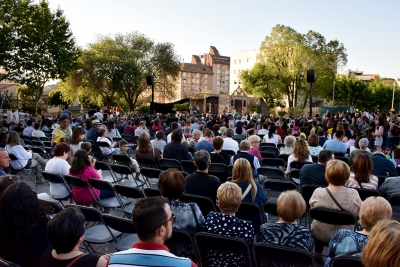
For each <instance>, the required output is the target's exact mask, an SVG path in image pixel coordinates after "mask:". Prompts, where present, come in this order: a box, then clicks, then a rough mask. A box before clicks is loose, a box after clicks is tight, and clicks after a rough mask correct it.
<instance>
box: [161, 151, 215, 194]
mask: <svg viewBox="0 0 400 267" xmlns="http://www.w3.org/2000/svg"><path fill="white" fill-rule="evenodd" d="M167 146H168V145H167ZM210 164H211V160H210V154H209V153H208V152H207V151H206V150H200V151H197V152H196V153H195V154H194V165H195V166H196V168H197V171H196V172H194V173H192V174H189V175H188V176H186V188H185V193H187V194H193V195H200V196H205V197H209V198H210V199H211V200H213V201H215V198H216V195H217V189H218V187H219V186H220V184H221V182H220V180H219V179H218V178H217V177H215V176H210V175H209V174H208V167H209V166H210Z"/></svg>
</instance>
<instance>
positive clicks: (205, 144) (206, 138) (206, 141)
mask: <svg viewBox="0 0 400 267" xmlns="http://www.w3.org/2000/svg"><path fill="white" fill-rule="evenodd" d="M212 136H213V134H212V132H211V130H206V131H205V132H204V135H203V140H202V141H200V142H197V143H196V144H195V146H194V149H195V151H200V150H202V149H204V150H207V151H208V153H211V152H213V151H214V146H213V144H212V143H211V142H210V138H211V137H212Z"/></svg>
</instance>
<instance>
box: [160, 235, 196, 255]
mask: <svg viewBox="0 0 400 267" xmlns="http://www.w3.org/2000/svg"><path fill="white" fill-rule="evenodd" d="M164 245H166V246H167V247H168V248H169V250H170V252H171V253H172V254H174V255H176V256H178V257H187V256H188V255H186V254H185V253H184V254H185V255H181V254H180V251H175V250H174V249H173V248H174V247H175V246H177V245H178V246H185V247H191V248H192V249H193V252H194V253H192V255H190V256H192V257H190V258H191V260H192V261H193V262H197V258H198V256H197V253H195V251H196V249H195V245H194V241H193V239H192V237H191V236H190V235H189V233H188V232H186V231H184V230H179V229H173V230H172V236H171V238H170V239H168V240H167V241H165V243H164Z"/></svg>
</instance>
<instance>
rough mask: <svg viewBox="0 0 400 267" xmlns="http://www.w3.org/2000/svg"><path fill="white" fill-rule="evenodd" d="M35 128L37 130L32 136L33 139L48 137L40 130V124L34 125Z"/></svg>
mask: <svg viewBox="0 0 400 267" xmlns="http://www.w3.org/2000/svg"><path fill="white" fill-rule="evenodd" d="M33 128H35V130H34V131H33V132H32V136H33V137H47V136H46V134H45V133H44V132H43V131H41V130H39V128H40V123H38V122H35V123H34V124H33Z"/></svg>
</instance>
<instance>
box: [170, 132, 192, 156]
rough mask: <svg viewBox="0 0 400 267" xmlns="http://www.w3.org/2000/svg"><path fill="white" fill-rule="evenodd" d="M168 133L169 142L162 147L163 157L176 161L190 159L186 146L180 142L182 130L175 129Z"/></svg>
mask: <svg viewBox="0 0 400 267" xmlns="http://www.w3.org/2000/svg"><path fill="white" fill-rule="evenodd" d="M170 135H171V142H170V143H168V144H167V145H166V146H165V147H164V158H167V159H176V160H178V161H182V160H190V157H189V151H188V149H187V147H186V146H185V145H183V144H182V143H181V140H182V131H181V130H179V129H175V130H174V131H173V132H172V133H171V134H170Z"/></svg>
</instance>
